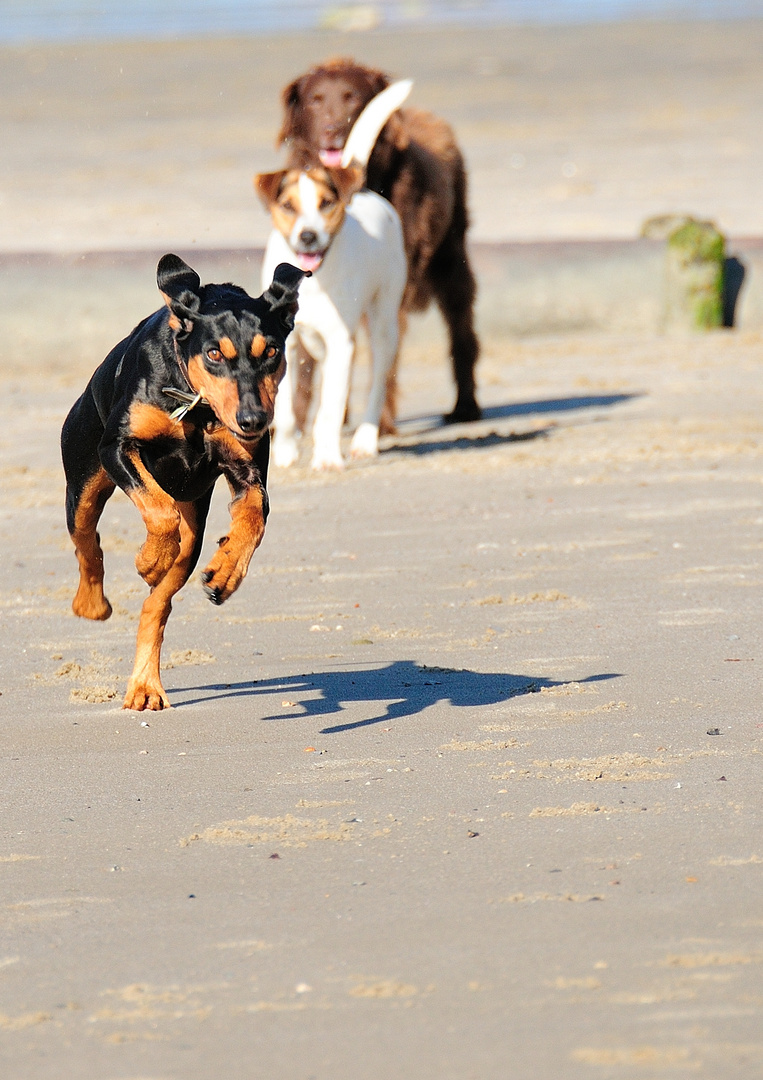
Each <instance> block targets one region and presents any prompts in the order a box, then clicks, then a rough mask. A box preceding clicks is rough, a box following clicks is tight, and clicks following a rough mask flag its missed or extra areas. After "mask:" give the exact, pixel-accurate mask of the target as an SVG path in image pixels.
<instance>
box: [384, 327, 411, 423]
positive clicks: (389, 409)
mask: <svg viewBox="0 0 763 1080" xmlns="http://www.w3.org/2000/svg"><path fill="white" fill-rule="evenodd" d="M397 327H398V339H397V352H396V353H395V360H394V363H393V364H392V367H391V368H390V369H389V372H388V374H387V392H386V394H385V397H384V408H383V409H382V414H381V419H380V420H379V434H380V435H397V396H398V395H397V369H398V365H399V363H400V350H401V349H402V347H403V338H404V336H405V331H406V330H407V329H408V315H407V314H406V312H405V311H404V309H403V308H400V311H399V312H398V316H397Z"/></svg>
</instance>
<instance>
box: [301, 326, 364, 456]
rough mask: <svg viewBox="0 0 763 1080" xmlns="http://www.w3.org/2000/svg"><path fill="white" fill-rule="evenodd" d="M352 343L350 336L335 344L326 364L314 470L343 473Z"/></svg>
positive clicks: (327, 355) (315, 443)
mask: <svg viewBox="0 0 763 1080" xmlns="http://www.w3.org/2000/svg"><path fill="white" fill-rule="evenodd" d="M352 355H353V343H352V341H351V339H350V338H349V336H347V337H343V338H342V339H340V340H333V341H332V342H331V344H330V346H329V348H328V351H327V353H326V359H325V360H324V363H323V373H322V374H323V378H322V384H321V403H320V405H319V406H318V413H317V415H316V417H315V424H314V425H313V456H312V461H311V462H310V466H311V468H313V469H316V470H321V469H341V468H343V467H344V462H343V460H342V448H341V434H342V422H343V420H344V414H345V411H346V409H347V395H348V393H349V388H350V369H351V367H352Z"/></svg>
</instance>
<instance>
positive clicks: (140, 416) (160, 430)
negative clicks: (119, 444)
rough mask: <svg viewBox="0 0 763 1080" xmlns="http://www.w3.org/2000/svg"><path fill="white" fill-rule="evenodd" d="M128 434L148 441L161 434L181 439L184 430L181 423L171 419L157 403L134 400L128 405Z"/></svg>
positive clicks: (157, 437)
mask: <svg viewBox="0 0 763 1080" xmlns="http://www.w3.org/2000/svg"><path fill="white" fill-rule="evenodd" d="M130 434H131V435H133V436H134V437H135V438H136V439H142V440H143V441H144V442H148V441H150V440H151V439H160V438H162V436H165V437H166V436H170V437H171V438H173V439H182V438H183V436H184V434H185V431H184V427H183V424H179V423H177V422H176V421H175V420H172V419H171V418H170V417H169V416H168V414H167V413H166V412H164V410H163V409H160V408H159V407H158V405H149V404H148V402H145V401H136V402H134V403H133V404H132V405H131V406H130Z"/></svg>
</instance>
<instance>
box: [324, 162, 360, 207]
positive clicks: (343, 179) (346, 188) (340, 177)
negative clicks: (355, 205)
mask: <svg viewBox="0 0 763 1080" xmlns="http://www.w3.org/2000/svg"><path fill="white" fill-rule="evenodd" d="M326 172H327V173H328V174H329V176H330V177H331V182H332V184H333V185H334V187H335V188H336V190H337V194H338V195H339V198H340V199H341V200H342V202H349V201H350V199H351V198H352V196H353V195H354V194H355V192H356V191H360V189H361V188H362V187H363V185H364V184H365V182H366V170H365V169H364V168H363V167H362V166H361V165H349V166H348V167H347V168H346V169H327V170H326Z"/></svg>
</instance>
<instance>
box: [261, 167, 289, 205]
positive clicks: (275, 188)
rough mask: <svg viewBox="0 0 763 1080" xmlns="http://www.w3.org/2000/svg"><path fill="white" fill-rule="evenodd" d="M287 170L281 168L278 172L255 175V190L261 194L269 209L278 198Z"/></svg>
mask: <svg viewBox="0 0 763 1080" xmlns="http://www.w3.org/2000/svg"><path fill="white" fill-rule="evenodd" d="M286 171H287V170H286V169H279V170H278V171H277V172H271V173H257V175H256V176H255V178H254V190H255V191H256V192H257V194H258V195H259V197H260V199H261V200H262V202H263V204H264V206H265V209H266V210H269V209H270V207H271V206H272V205H273V203H274V202H275V201H276V199H277V198H278V195H279V193H280V191H281V185H282V184H283V180H284V177H285V176H286Z"/></svg>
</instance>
